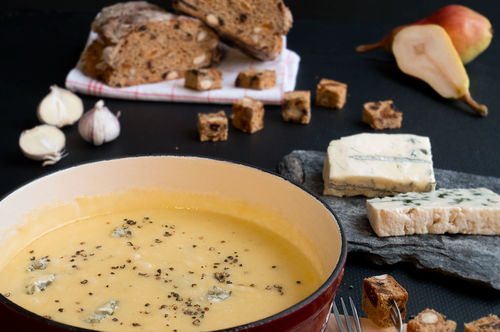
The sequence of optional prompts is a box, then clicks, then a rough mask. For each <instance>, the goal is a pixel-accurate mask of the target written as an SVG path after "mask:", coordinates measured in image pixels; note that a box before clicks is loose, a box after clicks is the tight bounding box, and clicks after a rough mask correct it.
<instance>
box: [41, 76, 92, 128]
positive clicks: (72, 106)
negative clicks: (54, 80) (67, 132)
mask: <svg viewBox="0 0 500 332" xmlns="http://www.w3.org/2000/svg"><path fill="white" fill-rule="evenodd" d="M82 114H83V103H82V100H81V99H80V97H78V96H77V95H75V94H74V93H73V92H71V91H69V90H66V89H62V88H60V87H58V86H57V85H52V86H51V87H50V93H49V94H48V95H47V96H45V98H43V100H42V101H41V102H40V105H38V110H37V116H38V119H39V120H40V122H42V123H46V124H50V125H54V126H57V127H59V128H61V127H63V126H66V125H72V124H73V123H75V122H76V121H78V119H80V117H81V116H82Z"/></svg>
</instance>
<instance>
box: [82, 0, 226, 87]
mask: <svg viewBox="0 0 500 332" xmlns="http://www.w3.org/2000/svg"><path fill="white" fill-rule="evenodd" d="M91 28H92V31H94V32H95V33H97V36H98V37H97V39H95V40H94V41H93V42H92V43H91V44H90V45H88V46H87V48H86V49H85V50H84V52H83V53H82V55H81V57H80V61H79V65H78V66H79V68H80V70H82V72H83V73H84V74H86V75H87V76H90V77H92V78H94V79H96V80H100V81H103V82H105V83H106V84H108V85H110V86H113V87H124V86H130V85H136V84H144V83H153V82H158V81H163V80H169V79H175V78H180V77H182V76H183V75H184V72H185V71H186V70H191V69H198V68H202V67H206V66H209V65H210V64H212V63H214V62H217V61H218V60H219V58H220V53H219V48H218V43H219V38H218V36H217V34H216V33H214V32H213V31H212V30H211V29H210V28H209V27H207V26H206V25H205V24H203V22H201V21H199V20H197V19H194V18H190V17H186V16H179V15H174V14H171V13H168V12H166V11H164V10H163V9H161V8H159V7H157V6H155V5H152V4H149V3H147V2H144V1H134V2H126V3H117V4H115V5H112V6H109V7H105V8H103V9H102V11H101V12H100V13H99V14H98V16H97V17H96V19H95V20H94V22H93V23H92V27H91Z"/></svg>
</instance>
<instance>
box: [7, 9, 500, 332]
mask: <svg viewBox="0 0 500 332" xmlns="http://www.w3.org/2000/svg"><path fill="white" fill-rule="evenodd" d="M110 3H112V2H109V1H98V0H94V1H87V2H82V3H78V4H76V3H74V2H67V1H61V0H50V1H43V2H41V1H15V2H14V1H7V2H4V3H3V4H2V5H1V8H2V12H1V14H0V41H1V44H0V45H1V46H0V47H1V52H0V66H1V75H0V84H1V89H0V100H1V108H2V110H1V112H2V114H3V116H4V117H3V119H2V121H0V128H1V130H0V142H1V144H0V167H1V170H2V173H1V176H0V195H5V194H7V193H9V192H10V191H12V190H14V189H16V188H17V187H19V186H21V185H23V184H25V183H27V182H29V181H31V180H33V179H35V178H37V177H40V176H43V175H46V174H50V173H51V172H54V171H57V170H60V169H64V168H67V167H70V166H75V165H80V164H82V163H87V162H92V161H98V160H103V159H110V158H119V157H125V156H135V155H151V154H154V155H156V154H173V155H196V156H207V157H216V158H222V159H227V160H232V161H238V162H244V163H248V164H250V165H253V166H256V167H260V168H264V169H267V170H276V167H277V164H278V162H279V161H280V159H281V158H282V157H283V156H284V155H285V154H287V153H289V152H291V151H292V150H294V149H312V150H325V149H326V147H327V145H328V143H329V141H330V140H332V139H337V138H339V137H341V136H345V135H351V134H355V133H360V132H371V130H370V128H368V127H367V126H366V125H365V124H363V123H362V122H361V111H362V105H363V103H364V102H366V101H373V100H385V99H393V100H394V102H395V104H396V106H397V107H398V108H399V109H400V110H401V111H402V112H403V114H404V120H403V126H402V128H401V129H400V130H393V131H391V133H411V134H418V135H424V136H428V137H430V140H431V143H432V150H433V160H434V166H435V167H437V168H443V169H451V170H456V171H463V172H469V173H474V174H480V175H489V176H497V177H500V167H499V165H500V153H499V152H500V149H499V146H500V130H499V128H500V93H499V90H498V89H499V83H500V60H499V59H500V42H499V41H498V39H496V37H495V38H494V39H493V42H492V44H491V46H490V47H489V49H488V50H487V51H486V52H485V53H484V54H482V55H481V56H479V58H477V59H476V60H475V61H474V62H472V63H470V64H469V65H467V66H466V69H467V72H468V74H469V77H470V81H471V84H470V86H471V87H470V90H471V93H472V95H473V96H474V97H475V98H476V100H478V101H480V102H481V103H484V104H486V105H488V107H489V109H490V114H489V115H488V117H486V118H481V117H478V116H476V115H475V114H473V112H471V111H470V110H469V109H468V108H467V107H466V106H464V105H462V104H461V103H459V102H457V101H452V100H444V99H442V98H440V97H439V96H438V95H437V94H436V93H435V92H434V91H433V90H432V89H431V88H429V87H428V86H427V85H426V84H424V83H422V82H419V81H416V80H414V79H412V78H410V77H407V76H405V75H404V74H402V73H401V72H400V71H399V70H398V68H397V66H396V64H395V62H394V60H393V57H392V56H391V55H390V54H388V53H386V52H384V51H376V52H373V53H369V54H364V55H360V54H356V53H355V52H354V47H355V46H356V45H358V44H361V43H368V42H374V41H377V40H378V39H380V38H381V37H382V36H383V35H384V34H385V33H387V32H389V31H390V29H391V28H392V27H394V26H396V25H400V24H404V23H408V22H411V21H413V20H416V19H419V18H421V17H423V16H426V15H427V14H429V13H431V12H432V11H433V10H435V9H437V8H439V7H440V6H442V5H444V4H446V2H445V1H433V2H432V3H431V2H429V1H419V2H417V1H412V2H411V3H409V2H406V1H389V0H379V1H368V0H365V1H362V0H357V1H342V2H341V1H331V0H322V1H319V0H318V1H308V2H305V1H299V0H297V1H288V2H287V4H288V5H289V6H290V8H291V9H292V12H293V13H294V17H295V22H294V26H293V28H292V30H291V32H290V33H289V36H288V45H289V48H290V49H292V50H294V51H296V52H297V53H298V54H299V55H300V56H301V58H302V60H301V67H300V70H299V74H298V79H297V87H296V88H297V89H307V90H312V91H314V89H315V85H316V83H317V82H318V80H319V79H320V78H322V77H328V78H332V79H336V80H339V81H342V82H346V83H348V85H349V89H348V98H347V104H346V106H345V107H344V109H343V110H340V111H335V110H329V109H323V108H318V107H315V106H314V105H313V106H312V121H311V123H310V124H309V125H307V126H302V125H293V124H289V123H284V122H283V121H282V120H281V112H280V107H278V106H269V107H266V118H265V128H264V130H262V131H260V132H257V133H255V134H253V135H248V134H245V133H242V132H240V131H237V130H235V129H234V128H230V129H229V140H228V141H227V142H219V143H200V142H199V141H198V138H197V131H196V114H197V113H198V112H210V111H216V110H219V109H225V110H226V111H229V110H230V108H231V107H230V106H229V105H203V104H188V103H186V104H172V103H157V102H141V101H124V100H113V99H109V100H106V104H107V105H108V106H109V108H110V109H111V110H114V111H117V110H120V111H121V112H122V117H121V119H120V121H121V125H122V134H121V135H120V137H119V138H118V139H117V140H116V141H114V142H112V143H109V144H105V145H103V146H100V147H93V146H90V145H89V144H87V143H85V142H84V141H83V140H82V139H81V138H80V137H79V135H78V132H77V129H76V126H72V127H69V128H64V132H65V134H66V138H67V146H66V148H67V151H68V152H69V156H68V157H66V158H64V159H63V160H61V161H60V162H59V163H58V164H56V165H54V166H50V167H45V168H42V167H41V166H40V163H39V162H35V161H31V160H29V159H26V158H25V157H24V156H23V155H22V153H21V151H20V150H19V148H18V138H19V134H20V133H21V131H22V130H24V129H28V128H31V127H33V126H35V125H37V124H38V121H37V118H36V108H37V105H38V103H39V102H40V101H41V99H42V98H43V97H44V96H45V95H46V94H47V93H48V91H49V86H50V85H52V84H58V85H60V86H63V84H64V79H65V76H66V74H67V72H68V71H69V70H70V69H71V68H72V67H74V65H75V63H76V61H77V59H78V56H79V54H80V52H81V51H82V48H83V45H84V44H85V41H86V38H87V35H88V31H89V25H90V23H91V21H92V18H93V17H94V15H95V13H96V12H97V11H98V10H99V8H101V7H102V6H104V5H109V4H110ZM156 3H159V4H161V1H156ZM163 4H164V5H165V6H166V7H168V5H169V4H168V1H165V2H164V3H163ZM462 4H465V5H468V6H470V7H472V8H474V9H476V10H478V11H479V12H481V13H483V14H485V15H486V16H488V17H489V18H490V20H491V22H492V24H493V27H498V26H500V4H497V3H496V2H493V1H486V0H484V1H462ZM81 97H82V99H83V102H84V105H85V108H86V109H89V108H90V107H91V106H92V105H93V104H94V103H95V102H96V101H97V98H95V97H90V96H81ZM471 259H474V257H471ZM499 264H500V258H499ZM381 273H389V274H392V275H393V276H394V277H395V278H396V279H397V280H398V281H399V282H400V283H401V284H402V285H403V286H405V287H406V289H407V290H408V293H409V302H408V313H409V315H410V316H411V315H415V314H417V313H418V312H420V311H421V310H423V309H424V308H426V307H430V308H434V309H436V310H437V311H439V312H441V313H443V314H446V315H447V316H448V317H449V318H450V319H453V320H455V321H457V323H458V328H457V331H462V330H463V323H464V322H468V321H471V320H474V319H477V318H479V317H481V316H485V315H487V314H489V313H495V314H497V315H498V314H500V292H498V291H493V290H491V289H487V288H483V287H482V286H481V285H474V284H470V283H467V282H464V281H462V280H459V279H457V278H454V277H451V276H444V275H442V274H439V273H437V272H432V271H421V270H417V269H415V268H414V267H413V266H412V265H409V264H407V265H395V266H376V265H373V264H372V263H371V262H370V261H368V259H367V258H365V257H363V256H362V255H350V256H349V258H348V262H347V266H346V271H345V276H344V280H343V282H342V286H341V289H340V290H339V293H338V295H341V296H344V297H346V296H352V297H353V298H354V300H355V302H356V303H357V304H358V307H361V284H362V280H363V278H365V277H368V276H371V275H374V274H381Z"/></svg>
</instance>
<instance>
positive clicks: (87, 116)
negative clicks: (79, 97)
mask: <svg viewBox="0 0 500 332" xmlns="http://www.w3.org/2000/svg"><path fill="white" fill-rule="evenodd" d="M119 116H120V112H118V114H117V115H114V114H113V113H111V111H110V110H109V109H108V108H107V107H106V106H104V101H103V100H99V101H98V102H97V103H96V104H95V106H94V108H92V109H91V110H90V111H88V112H85V113H84V114H83V116H82V118H81V119H80V122H78V132H79V133H80V136H82V138H83V139H84V140H85V141H87V142H90V143H92V144H94V145H101V144H103V143H106V142H110V141H112V140H114V139H116V138H117V137H118V136H119V135H120V122H119V121H118V117H119Z"/></svg>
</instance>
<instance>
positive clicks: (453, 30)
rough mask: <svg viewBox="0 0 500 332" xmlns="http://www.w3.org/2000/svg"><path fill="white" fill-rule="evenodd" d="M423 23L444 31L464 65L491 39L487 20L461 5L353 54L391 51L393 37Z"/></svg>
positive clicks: (391, 34)
mask: <svg viewBox="0 0 500 332" xmlns="http://www.w3.org/2000/svg"><path fill="white" fill-rule="evenodd" d="M424 24H437V25H439V26H441V27H442V28H444V30H445V31H446V32H447V33H448V35H449V36H450V39H451V41H452V43H453V46H454V47H455V49H456V50H457V52H458V55H459V56H460V59H461V60H462V62H463V63H464V64H467V63H469V62H471V61H472V60H474V59H475V58H476V57H477V56H478V55H479V54H481V53H482V52H483V51H484V50H486V49H487V48H488V46H489V45H490V42H491V39H492V38H493V29H492V26H491V22H490V21H489V20H488V18H486V17H485V16H483V15H481V14H479V13H478V12H476V11H474V10H472V9H470V8H468V7H465V6H462V5H448V6H445V7H442V8H441V9H439V10H437V11H435V12H434V13H432V14H431V15H430V16H428V17H426V18H423V19H421V20H419V21H417V22H415V23H412V24H407V25H403V26H399V27H397V28H395V29H393V30H392V31H391V33H389V34H388V35H387V36H385V37H384V38H383V39H382V40H381V41H380V42H377V43H374V44H368V45H360V46H358V47H357V48H356V51H357V52H359V53H364V52H368V51H371V50H374V49H378V48H385V49H386V50H388V51H389V52H392V42H393V40H394V36H395V35H396V34H397V33H398V32H399V31H400V30H401V29H403V28H404V27H407V26H410V25H424Z"/></svg>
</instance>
